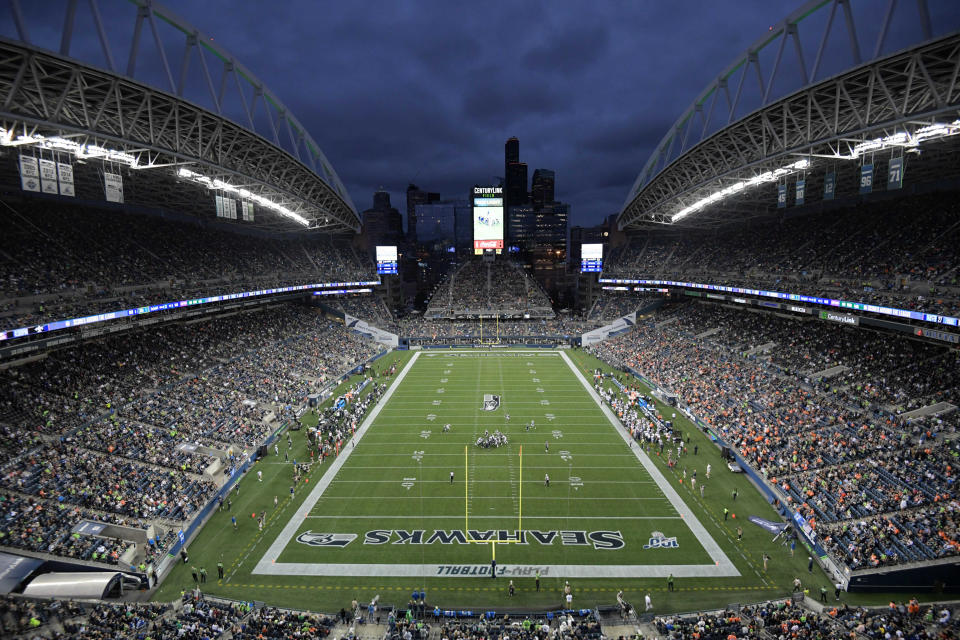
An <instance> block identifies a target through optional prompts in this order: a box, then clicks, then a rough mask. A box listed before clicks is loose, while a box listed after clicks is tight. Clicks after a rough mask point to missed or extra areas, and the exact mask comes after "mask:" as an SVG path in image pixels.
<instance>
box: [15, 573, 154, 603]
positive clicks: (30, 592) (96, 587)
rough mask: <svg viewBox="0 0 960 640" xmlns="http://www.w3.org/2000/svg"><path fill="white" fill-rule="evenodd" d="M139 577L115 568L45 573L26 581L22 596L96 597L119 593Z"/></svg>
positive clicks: (137, 581) (132, 587) (136, 583)
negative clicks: (109, 569) (110, 569)
mask: <svg viewBox="0 0 960 640" xmlns="http://www.w3.org/2000/svg"><path fill="white" fill-rule="evenodd" d="M139 585H140V580H139V579H138V578H135V577H132V576H125V575H124V574H123V573H121V572H119V571H90V572H76V573H45V574H43V575H39V576H37V577H36V578H34V579H33V580H31V581H30V584H28V585H27V586H26V588H25V589H24V590H23V595H25V596H34V597H37V598H53V597H57V598H91V599H96V600H99V599H101V598H106V597H109V596H111V595H120V594H121V593H122V592H123V589H124V588H127V589H136V588H137V587H139Z"/></svg>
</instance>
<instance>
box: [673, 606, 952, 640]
mask: <svg viewBox="0 0 960 640" xmlns="http://www.w3.org/2000/svg"><path fill="white" fill-rule="evenodd" d="M654 626H655V627H656V629H657V632H658V633H659V634H661V636H660V637H662V638H677V639H680V638H699V639H701V640H714V639H715V640H725V639H728V638H740V639H741V640H744V639H750V638H876V639H886V638H913V639H915V640H928V639H929V640H936V639H941V638H953V637H956V635H957V633H960V624H958V622H957V619H956V611H954V610H953V608H952V607H944V606H930V605H920V604H919V603H918V602H917V601H916V600H910V601H909V602H907V603H897V602H891V603H890V605H889V606H888V607H886V608H879V609H865V608H854V607H849V606H847V605H846V604H845V603H844V604H834V605H832V606H830V605H828V606H826V607H824V609H823V611H821V612H815V611H812V610H810V609H808V608H806V607H803V606H800V605H799V604H796V603H792V602H789V601H781V602H768V603H765V604H761V605H754V606H745V607H742V608H740V609H739V610H736V611H732V610H727V611H722V612H716V613H698V614H694V615H677V616H660V617H657V618H655V619H654Z"/></svg>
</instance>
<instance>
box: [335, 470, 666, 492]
mask: <svg viewBox="0 0 960 640" xmlns="http://www.w3.org/2000/svg"><path fill="white" fill-rule="evenodd" d="M351 468H355V467H351ZM377 468H378V469H383V468H384V467H377ZM401 468H403V469H410V467H401ZM433 468H434V469H445V468H446V467H433ZM497 468H498V469H500V468H502V467H497ZM546 468H549V469H553V467H546ZM582 468H583V467H577V469H582ZM603 468H604V469H606V468H607V467H603ZM632 468H636V467H632ZM333 481H334V482H341V483H344V484H381V483H384V482H396V479H395V478H391V479H390V480H339V479H336V478H334V480H333ZM417 482H424V483H434V484H450V480H418V481H417ZM477 482H479V483H481V484H490V483H494V484H513V483H514V482H516V480H477ZM566 482H569V481H568V480H551V481H550V483H551V484H564V483H566ZM526 484H528V485H529V484H540V483H538V481H536V480H527V481H526ZM590 484H591V485H595V484H654V483H653V482H652V481H639V482H634V481H633V480H590ZM628 499H629V498H628Z"/></svg>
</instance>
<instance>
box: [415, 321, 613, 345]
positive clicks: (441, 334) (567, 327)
mask: <svg viewBox="0 0 960 640" xmlns="http://www.w3.org/2000/svg"><path fill="white" fill-rule="evenodd" d="M595 325H596V323H590V322H584V321H582V320H581V319H580V318H576V317H573V318H570V317H563V316H558V317H556V318H551V319H549V320H500V321H497V320H495V319H494V320H484V321H483V322H481V321H479V320H456V321H455V320H429V319H427V318H422V317H408V318H404V319H402V320H398V321H397V323H396V330H397V331H398V332H399V335H401V336H404V337H410V338H471V337H472V338H477V339H479V338H481V337H482V338H483V340H484V341H486V340H488V339H490V340H494V339H496V338H497V337H502V336H533V337H549V336H578V335H580V334H582V333H583V332H585V331H589V330H590V329H592V328H595Z"/></svg>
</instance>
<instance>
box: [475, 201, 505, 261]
mask: <svg viewBox="0 0 960 640" xmlns="http://www.w3.org/2000/svg"><path fill="white" fill-rule="evenodd" d="M485 249H494V250H496V252H497V253H500V252H501V251H503V187H474V188H473V252H474V254H476V255H480V254H482V253H483V251H484V250H485Z"/></svg>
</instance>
